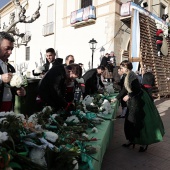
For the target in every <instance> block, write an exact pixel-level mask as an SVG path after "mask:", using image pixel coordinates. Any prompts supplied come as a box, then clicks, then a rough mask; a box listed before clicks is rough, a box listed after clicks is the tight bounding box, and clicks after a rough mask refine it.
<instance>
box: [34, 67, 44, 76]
mask: <svg viewBox="0 0 170 170" xmlns="http://www.w3.org/2000/svg"><path fill="white" fill-rule="evenodd" d="M44 70H45V67H43V66H39V67H37V68H36V69H35V70H34V73H36V74H41V73H42V72H43V71H44Z"/></svg>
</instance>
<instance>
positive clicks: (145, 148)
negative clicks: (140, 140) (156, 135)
mask: <svg viewBox="0 0 170 170" xmlns="http://www.w3.org/2000/svg"><path fill="white" fill-rule="evenodd" d="M147 149H148V145H146V146H140V148H139V152H145V151H146V150H147Z"/></svg>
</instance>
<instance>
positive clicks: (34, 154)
mask: <svg viewBox="0 0 170 170" xmlns="http://www.w3.org/2000/svg"><path fill="white" fill-rule="evenodd" d="M29 157H30V159H31V161H32V162H34V163H36V164H38V165H42V166H46V165H47V163H46V161H45V151H44V149H39V148H33V149H32V150H31V151H30V154H29Z"/></svg>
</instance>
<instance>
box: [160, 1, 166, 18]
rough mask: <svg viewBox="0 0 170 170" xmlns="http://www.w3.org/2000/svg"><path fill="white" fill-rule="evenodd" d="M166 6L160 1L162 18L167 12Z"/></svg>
mask: <svg viewBox="0 0 170 170" xmlns="http://www.w3.org/2000/svg"><path fill="white" fill-rule="evenodd" d="M165 9H166V6H165V5H163V4H162V3H160V18H162V15H163V14H165Z"/></svg>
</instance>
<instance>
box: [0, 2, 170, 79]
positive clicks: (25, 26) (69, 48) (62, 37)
mask: <svg viewBox="0 0 170 170" xmlns="http://www.w3.org/2000/svg"><path fill="white" fill-rule="evenodd" d="M125 2H127V0H126V1H125V0H72V1H70V0H63V1H61V0H48V1H46V0H41V1H40V3H41V9H40V17H39V18H38V19H37V20H36V21H34V22H32V23H18V24H17V29H18V30H19V32H20V33H27V34H28V37H31V39H30V41H28V40H27V37H26V39H25V41H26V43H25V42H21V41H20V42H19V44H22V45H18V46H16V47H15V48H14V50H13V53H12V55H11V57H10V58H9V61H10V62H11V63H12V64H14V66H16V64H17V65H19V64H22V66H23V67H26V68H27V69H26V70H25V74H28V75H29V76H31V77H32V75H31V74H30V73H31V71H32V70H33V69H34V68H35V67H36V66H37V65H41V64H42V63H43V62H44V61H45V50H46V49H47V48H54V49H55V50H56V55H57V57H60V58H63V59H64V60H65V57H66V56H67V55H69V54H72V55H74V57H75V62H76V63H83V64H84V67H85V69H86V70H88V69H90V68H91V63H92V50H91V49H90V47H89V41H90V40H91V39H92V38H94V39H95V40H96V41H97V46H96V49H95V50H94V54H93V58H94V61H93V62H94V64H93V67H97V66H98V65H99V64H100V58H101V57H102V55H103V54H102V53H107V52H108V53H110V52H111V51H114V52H115V55H116V57H117V64H118V65H119V63H120V62H121V60H122V58H123V57H124V55H125V53H126V51H128V48H129V40H130V34H129V31H130V30H129V29H128V28H127V27H126V25H123V22H122V21H121V20H120V19H121V17H120V8H121V4H122V3H125ZM134 2H135V3H139V2H141V1H140V0H134ZM145 2H147V3H148V7H146V9H147V10H149V11H151V12H152V13H154V14H155V15H157V16H159V17H160V16H161V15H162V14H167V13H169V10H168V9H169V4H170V3H169V1H167V0H150V1H146V0H144V1H143V2H142V3H141V5H143V3H145ZM38 3H39V0H29V1H28V4H27V1H26V0H20V4H21V5H22V6H24V5H25V7H26V13H25V15H26V17H27V18H28V20H29V18H30V17H31V16H32V14H33V13H34V12H35V11H36V10H37V7H38ZM26 4H27V5H26ZM12 12H15V13H16V12H17V9H16V7H15V6H14V4H13V3H12V2H10V3H8V4H7V5H6V6H4V7H3V8H2V9H0V15H1V30H3V26H4V25H8V24H9V22H10V14H11V13H12ZM167 21H168V19H167ZM4 23H5V24H4ZM27 41H28V42H27ZM102 47H103V48H102ZM101 48H102V49H103V50H104V51H101ZM42 60H43V62H42ZM23 63H25V64H23Z"/></svg>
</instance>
